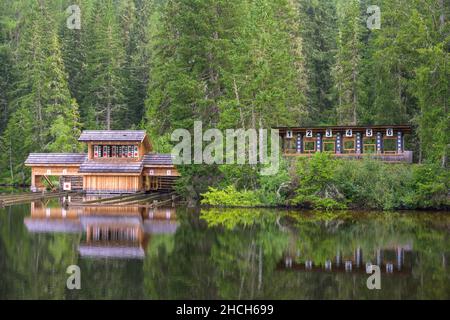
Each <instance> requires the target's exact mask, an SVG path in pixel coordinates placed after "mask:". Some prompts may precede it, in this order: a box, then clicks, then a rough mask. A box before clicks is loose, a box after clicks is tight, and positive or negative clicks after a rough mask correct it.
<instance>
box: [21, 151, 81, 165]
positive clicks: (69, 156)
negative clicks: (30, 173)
mask: <svg viewBox="0 0 450 320" xmlns="http://www.w3.org/2000/svg"><path fill="white" fill-rule="evenodd" d="M86 159H87V154H86V153H30V154H29V156H28V158H27V160H26V161H25V165H37V164H42V165H48V164H81V163H83V162H84V161H85V160H86Z"/></svg>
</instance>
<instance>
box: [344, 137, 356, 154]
mask: <svg viewBox="0 0 450 320" xmlns="http://www.w3.org/2000/svg"><path fill="white" fill-rule="evenodd" d="M353 152H355V141H354V140H345V141H344V153H353Z"/></svg>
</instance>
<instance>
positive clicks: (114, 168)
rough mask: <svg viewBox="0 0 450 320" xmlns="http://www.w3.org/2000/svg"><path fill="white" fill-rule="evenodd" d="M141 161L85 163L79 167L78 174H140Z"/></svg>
mask: <svg viewBox="0 0 450 320" xmlns="http://www.w3.org/2000/svg"><path fill="white" fill-rule="evenodd" d="M142 168H143V165H142V161H136V162H134V161H133V162H106V161H85V162H84V163H82V164H81V165H80V171H79V172H80V173H136V174H139V173H141V171H142Z"/></svg>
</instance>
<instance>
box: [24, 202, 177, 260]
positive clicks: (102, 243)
mask: <svg viewBox="0 0 450 320" xmlns="http://www.w3.org/2000/svg"><path fill="white" fill-rule="evenodd" d="M24 223H25V226H26V227H27V229H28V231H30V232H36V233H55V232H62V233H80V234H81V233H84V234H85V236H84V237H83V240H82V243H81V244H80V245H79V246H78V251H79V253H80V255H81V256H86V257H95V258H143V257H144V256H145V250H146V247H147V244H148V242H149V237H150V235H153V234H173V233H175V232H176V230H177V228H178V222H177V221H176V214H175V208H172V207H171V208H169V207H168V208H164V207H159V208H156V209H155V208H140V207H136V206H134V207H131V206H129V207H127V206H123V207H117V206H109V207H108V206H102V207H77V208H69V209H65V208H61V207H54V208H50V207H46V206H45V205H43V204H42V203H38V202H36V203H32V204H31V217H27V218H25V220H24Z"/></svg>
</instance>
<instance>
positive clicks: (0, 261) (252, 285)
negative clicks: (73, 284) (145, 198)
mask: <svg viewBox="0 0 450 320" xmlns="http://www.w3.org/2000/svg"><path fill="white" fill-rule="evenodd" d="M60 203H61V202H58V201H55V200H52V201H50V202H48V203H45V204H43V203H34V204H31V205H30V204H27V205H19V206H13V207H8V208H4V209H0V298H2V299H5V298H9V299H11V298H17V299H23V298H27V299H28V298H40V299H80V298H82V299H450V275H449V272H448V267H447V265H448V262H447V261H448V258H449V252H450V232H449V231H450V215H448V214H447V213H426V212H415V213H414V212H408V213H398V212H392V213H388V212H367V213H354V212H314V213H313V212H298V211H297V212H296V211H286V210H262V209H255V210H244V209H223V210H218V209H203V210H200V209H193V210H191V209H187V208H184V207H181V206H178V207H176V208H172V207H170V208H164V209H158V210H153V211H151V210H149V209H148V208H137V207H119V206H109V207H106V206H92V207H77V208H72V207H69V208H67V209H64V208H62V207H61V205H60ZM368 263H373V264H378V265H380V266H381V271H382V275H381V290H369V289H368V288H367V286H366V280H367V278H368V275H367V273H366V266H367V264H368ZM72 264H76V265H78V266H79V267H80V269H81V271H82V281H81V282H82V289H81V290H77V291H74V290H67V288H66V280H67V274H66V268H67V267H68V266H69V265H72Z"/></svg>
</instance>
